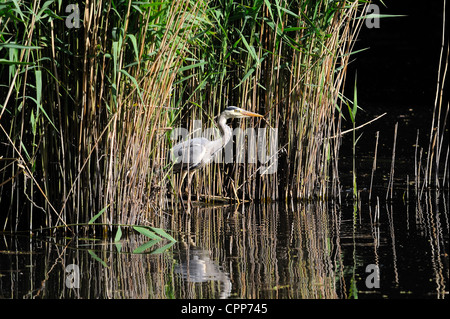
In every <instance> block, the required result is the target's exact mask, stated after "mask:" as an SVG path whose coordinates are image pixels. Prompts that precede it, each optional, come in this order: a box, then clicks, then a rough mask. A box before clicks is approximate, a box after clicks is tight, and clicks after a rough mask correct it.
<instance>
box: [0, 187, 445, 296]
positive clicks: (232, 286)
mask: <svg viewBox="0 0 450 319" xmlns="http://www.w3.org/2000/svg"><path fill="white" fill-rule="evenodd" d="M364 197H365V195H364V194H362V198H364ZM425 197H426V200H425V201H423V202H421V203H420V204H418V203H416V202H410V203H408V202H402V201H397V202H396V203H394V204H390V203H386V202H385V201H384V200H381V199H380V201H379V203H377V202H376V201H375V202H374V203H371V204H369V203H368V201H367V200H364V199H363V200H361V202H360V203H359V206H358V204H357V205H356V207H355V206H354V204H353V201H345V200H343V202H342V205H337V204H334V203H332V202H328V203H323V202H319V203H302V204H264V205H246V206H239V207H232V206H225V207H216V208H198V209H195V210H194V211H193V212H192V215H191V216H190V217H187V216H185V217H184V218H180V219H178V221H177V222H176V224H174V225H173V226H175V227H174V229H175V230H176V229H177V228H178V229H179V230H176V231H175V232H174V233H172V235H173V236H174V237H176V239H177V240H178V241H177V243H175V244H174V245H173V246H171V247H168V248H164V246H165V245H167V244H168V242H167V240H164V241H162V242H160V243H158V244H156V245H153V246H151V247H150V248H149V249H148V250H146V251H145V252H144V253H133V251H134V250H135V249H136V248H138V247H142V245H143V244H145V243H146V242H149V239H148V238H147V237H145V236H143V235H141V234H139V233H137V232H135V231H131V230H130V231H128V232H127V233H126V234H125V232H124V236H123V238H122V240H121V241H120V242H119V243H114V241H113V238H111V239H108V240H104V239H103V240H94V238H58V239H57V238H55V237H46V236H43V235H36V236H35V237H28V236H10V235H6V234H3V235H2V236H1V237H2V238H1V240H0V293H1V295H0V298H18V299H22V298H83V299H85V298H127V299H128V298H160V299H161V298H163V299H166V298H177V299H180V298H181V299H185V298H194V299H197V298H213V299H216V298H269V299H271V298H313V299H316V298H418V297H420V298H448V278H449V276H448V274H449V267H448V233H449V221H448V202H446V201H444V200H440V201H439V202H436V201H435V200H434V198H435V196H434V194H430V195H429V196H428V195H427V196H425ZM443 198H445V197H443ZM447 198H448V195H447ZM355 211H356V213H354V212H355ZM377 212H378V213H379V219H378V220H377V221H376V220H375V219H376V218H377V217H376V214H377ZM166 247H167V246H166ZM161 248H162V250H161ZM119 249H120V252H118V251H119ZM158 249H159V250H158ZM69 265H75V267H76V268H77V269H76V270H77V271H78V272H77V274H79V277H78V279H79V281H70V279H74V278H76V277H74V276H72V275H73V274H74V273H69V272H68V270H69V269H70V268H71V267H72V268H73V266H69ZM370 265H377V267H378V270H379V273H378V274H379V277H377V278H378V279H379V286H378V285H376V286H375V287H373V286H371V283H372V285H373V284H375V283H376V281H375V279H374V278H375V277H370V278H369V279H368V276H370V275H371V274H374V271H375V270H373V269H374V268H370V267H371V266H370ZM368 266H369V269H368V270H367V269H366V268H367V267H368ZM372 267H374V266H372ZM371 269H372V270H371ZM367 280H369V284H367V283H366V281H367ZM74 283H75V285H74ZM76 286H78V287H79V288H76ZM368 286H369V287H368Z"/></svg>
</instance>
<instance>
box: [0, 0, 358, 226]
mask: <svg viewBox="0 0 450 319" xmlns="http://www.w3.org/2000/svg"><path fill="white" fill-rule="evenodd" d="M365 4H366V3H365V2H364V1H341V2H329V1H324V0H322V1H308V0H304V1H275V2H274V3H272V2H270V1H262V0H259V1H253V2H251V3H247V2H245V1H242V2H234V1H227V0H223V1H195V2H194V1H188V0H183V1H176V2H171V1H163V2H152V1H150V2H132V1H96V2H94V1H85V2H83V3H80V4H79V5H78V6H70V7H68V6H67V5H66V4H63V3H62V2H61V1H54V2H51V1H47V2H45V3H42V1H39V0H33V1H16V0H14V1H8V2H5V3H3V4H1V7H0V13H1V15H0V19H1V20H0V21H1V24H0V26H1V33H0V39H1V43H0V50H1V52H2V58H1V71H0V72H1V78H2V82H1V88H0V90H1V92H2V94H1V96H2V99H3V100H2V101H1V102H0V103H1V113H0V117H1V119H0V124H1V130H2V132H1V134H2V142H3V143H2V145H1V146H0V147H1V156H2V158H1V159H0V165H1V167H0V170H1V171H0V172H1V176H2V177H1V181H2V182H1V189H0V192H1V193H2V197H1V198H2V204H7V206H8V207H9V210H8V212H7V213H6V214H4V215H2V219H1V222H2V224H3V225H2V227H3V229H6V228H9V229H17V228H23V227H27V228H29V229H34V228H36V227H39V226H47V227H51V226H60V225H65V224H81V223H86V222H87V221H88V220H90V219H92V218H93V217H94V216H96V215H97V214H98V213H99V212H101V211H104V213H103V214H102V215H101V219H100V220H99V221H101V223H103V224H108V225H113V224H131V225H132V224H140V223H146V224H152V225H155V226H156V227H158V225H159V224H160V223H162V222H163V220H164V218H161V216H163V215H164V214H165V213H166V212H167V211H170V210H178V209H179V205H176V203H174V200H173V199H174V197H175V196H174V195H173V193H174V189H176V184H177V178H176V176H174V175H173V173H172V171H171V166H170V163H169V158H168V150H169V148H170V147H171V146H172V145H173V143H175V141H173V140H172V139H171V138H170V132H171V130H172V129H174V128H177V127H184V128H187V129H188V130H190V131H191V132H192V130H193V128H194V124H195V123H198V122H195V120H202V128H214V127H215V125H214V117H215V116H216V115H217V114H218V113H219V112H220V111H221V110H223V109H224V108H225V107H226V106H228V105H237V106H241V107H243V108H246V109H248V110H251V111H255V112H259V113H261V114H264V115H265V120H264V121H260V122H251V121H247V122H245V121H242V122H241V127H242V128H245V127H251V128H255V132H258V133H259V132H265V133H259V136H258V137H259V138H262V139H265V141H266V148H269V149H273V150H274V151H273V152H272V153H270V155H271V157H270V158H268V157H264V156H263V155H260V156H259V157H258V161H257V162H256V163H254V162H252V163H248V161H246V160H247V158H248V153H247V154H246V155H245V156H246V160H244V163H242V164H238V163H235V162H233V163H213V164H212V165H210V166H209V167H207V168H206V169H204V170H203V171H201V172H200V173H199V174H198V175H197V177H196V179H195V181H194V189H195V192H196V193H197V194H199V195H200V194H201V195H203V196H204V197H206V198H210V199H211V198H216V197H217V196H220V197H223V198H234V199H235V200H241V199H244V200H260V201H271V200H287V199H311V198H316V197H318V198H330V197H332V196H335V195H336V194H337V192H339V179H338V178H337V177H338V174H337V171H338V167H337V164H338V158H339V145H340V137H339V134H340V123H341V116H342V114H341V110H342V107H341V106H342V95H341V90H342V86H343V83H344V81H345V75H346V68H347V64H348V61H349V57H350V55H351V53H352V47H353V43H354V40H355V39H356V36H357V34H358V30H359V28H360V26H361V24H362V21H364V20H363V19H357V18H358V17H360V16H361V15H362V14H363V12H364V7H365ZM77 14H78V15H77ZM234 124H236V123H234ZM263 128H265V129H267V130H265V131H264V130H259V129H263ZM271 132H276V133H277V134H276V135H271ZM261 134H266V136H261ZM239 138H242V136H236V139H239ZM247 139H250V138H249V137H248V136H247ZM267 151H268V149H265V148H261V147H259V148H258V149H257V152H258V154H267ZM264 165H265V166H266V168H274V170H273V171H272V172H271V173H270V174H264V170H263V169H262V166H264ZM280 177H281V178H280ZM23 196H25V197H26V198H27V201H28V202H30V203H31V205H28V206H27V208H26V211H25V213H23V212H22V211H21V210H22V209H23V206H22V202H23ZM167 199H171V200H167ZM70 230H72V231H74V232H76V227H75V229H73V227H70Z"/></svg>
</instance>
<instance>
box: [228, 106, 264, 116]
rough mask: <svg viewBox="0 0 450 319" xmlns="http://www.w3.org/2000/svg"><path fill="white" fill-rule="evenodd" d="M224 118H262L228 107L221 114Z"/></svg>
mask: <svg viewBox="0 0 450 319" xmlns="http://www.w3.org/2000/svg"><path fill="white" fill-rule="evenodd" d="M221 115H223V116H225V117H226V118H243V117H264V116H262V115H261V114H257V113H253V112H249V111H246V110H244V109H241V108H240V107H237V106H229V107H227V108H226V109H225V110H224V111H223V112H222V114H221Z"/></svg>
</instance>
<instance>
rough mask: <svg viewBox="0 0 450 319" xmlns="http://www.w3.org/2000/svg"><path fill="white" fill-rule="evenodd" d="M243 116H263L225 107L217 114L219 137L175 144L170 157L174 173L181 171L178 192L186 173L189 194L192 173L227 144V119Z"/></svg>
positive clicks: (229, 137) (189, 140) (234, 107)
mask: <svg viewBox="0 0 450 319" xmlns="http://www.w3.org/2000/svg"><path fill="white" fill-rule="evenodd" d="M244 117H264V116H262V115H260V114H257V113H253V112H249V111H246V110H244V109H241V108H239V107H236V106H229V107H227V108H226V109H225V110H224V111H223V112H222V113H220V116H219V121H218V124H219V129H220V132H221V137H219V138H218V139H216V140H214V141H210V140H208V139H207V138H204V137H199V138H193V139H188V140H186V141H184V142H181V143H178V144H176V145H175V146H174V147H173V148H172V149H171V152H170V155H171V159H172V161H173V163H174V165H173V171H174V172H175V173H179V172H181V179H180V184H179V189H178V194H179V195H181V185H182V184H183V181H184V179H185V178H186V175H188V174H189V176H188V185H187V187H188V189H189V194H190V186H191V181H192V177H193V175H194V173H195V172H196V171H197V170H198V169H200V168H202V167H204V166H205V165H206V164H208V163H209V162H211V160H212V159H213V158H214V155H215V154H216V153H217V152H218V151H220V150H221V149H222V148H224V147H225V145H227V144H228V142H229V141H230V139H231V137H232V136H233V133H232V131H231V128H230V127H229V126H228V125H227V120H228V119H232V118H244ZM189 197H190V196H189Z"/></svg>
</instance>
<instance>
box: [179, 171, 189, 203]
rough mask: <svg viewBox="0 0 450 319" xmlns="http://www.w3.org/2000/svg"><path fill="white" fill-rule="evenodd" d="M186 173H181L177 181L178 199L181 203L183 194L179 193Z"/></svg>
mask: <svg viewBox="0 0 450 319" xmlns="http://www.w3.org/2000/svg"><path fill="white" fill-rule="evenodd" d="M187 173H188V171H183V172H182V173H181V177H180V181H179V184H178V196H179V197H180V199H181V200H182V201H183V194H182V192H181V188H182V187H183V181H184V179H185V178H186V175H187Z"/></svg>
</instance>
